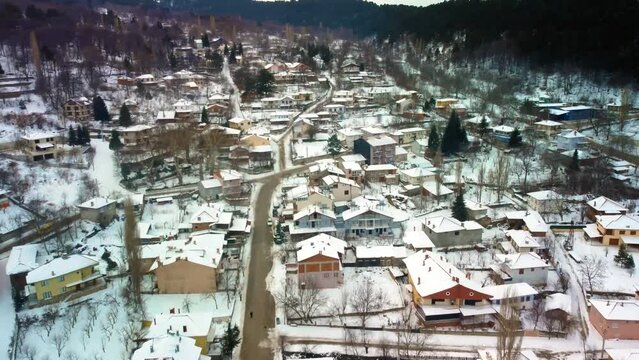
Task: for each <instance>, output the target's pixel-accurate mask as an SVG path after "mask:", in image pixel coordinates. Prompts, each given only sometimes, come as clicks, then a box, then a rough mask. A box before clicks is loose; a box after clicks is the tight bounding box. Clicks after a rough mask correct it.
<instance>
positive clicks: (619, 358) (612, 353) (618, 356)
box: [606, 348, 639, 360]
mask: <svg viewBox="0 0 639 360" xmlns="http://www.w3.org/2000/svg"><path fill="white" fill-rule="evenodd" d="M606 355H608V357H607V358H606V360H637V359H639V348H637V349H606Z"/></svg>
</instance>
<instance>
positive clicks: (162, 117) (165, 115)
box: [155, 110, 177, 125]
mask: <svg viewBox="0 0 639 360" xmlns="http://www.w3.org/2000/svg"><path fill="white" fill-rule="evenodd" d="M176 120H177V118H176V116H175V111H173V110H160V111H159V112H158V114H157V116H156V117H155V122H156V123H158V124H160V125H163V124H169V123H173V122H175V121H176Z"/></svg>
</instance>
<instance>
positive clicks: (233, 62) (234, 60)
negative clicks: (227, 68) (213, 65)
mask: <svg viewBox="0 0 639 360" xmlns="http://www.w3.org/2000/svg"><path fill="white" fill-rule="evenodd" d="M235 53H236V50H235V45H233V48H232V49H231V53H230V54H229V63H230V64H235V63H237V58H236V57H235Z"/></svg>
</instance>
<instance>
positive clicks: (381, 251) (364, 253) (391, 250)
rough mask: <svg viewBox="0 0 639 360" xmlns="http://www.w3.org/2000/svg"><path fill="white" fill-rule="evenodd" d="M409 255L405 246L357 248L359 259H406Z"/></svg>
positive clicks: (356, 252) (356, 253)
mask: <svg viewBox="0 0 639 360" xmlns="http://www.w3.org/2000/svg"><path fill="white" fill-rule="evenodd" d="M407 255H408V249H406V248H405V247H404V246H393V245H378V246H356V247H355V256H356V257H357V258H358V259H376V258H394V259H404V258H405V257H406V256H407Z"/></svg>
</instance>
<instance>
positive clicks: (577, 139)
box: [557, 130, 586, 150]
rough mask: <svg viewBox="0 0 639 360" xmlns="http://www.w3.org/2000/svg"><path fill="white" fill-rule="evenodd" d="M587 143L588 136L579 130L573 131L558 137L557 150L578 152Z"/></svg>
mask: <svg viewBox="0 0 639 360" xmlns="http://www.w3.org/2000/svg"><path fill="white" fill-rule="evenodd" d="M585 141H586V136H585V135H583V134H582V133H580V132H578V131H577V130H571V131H568V132H564V133H561V134H559V135H557V149H561V150H576V149H577V148H579V147H581V144H583V143H584V142H585Z"/></svg>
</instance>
